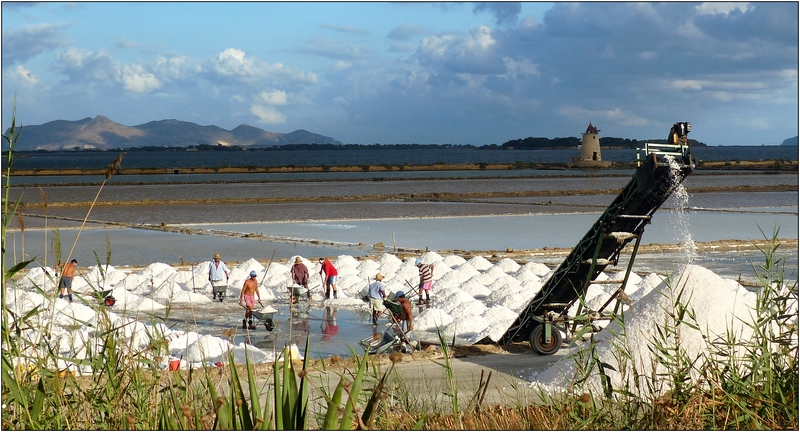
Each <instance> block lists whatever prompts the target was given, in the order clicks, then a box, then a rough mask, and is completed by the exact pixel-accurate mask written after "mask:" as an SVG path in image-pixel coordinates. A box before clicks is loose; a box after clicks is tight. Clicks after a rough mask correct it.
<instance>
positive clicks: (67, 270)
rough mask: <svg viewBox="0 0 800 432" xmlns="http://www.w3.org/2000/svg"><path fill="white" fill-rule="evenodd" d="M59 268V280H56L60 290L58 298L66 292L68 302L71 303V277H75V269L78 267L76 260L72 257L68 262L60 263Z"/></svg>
mask: <svg viewBox="0 0 800 432" xmlns="http://www.w3.org/2000/svg"><path fill="white" fill-rule="evenodd" d="M61 268H62V270H61V280H60V281H59V282H58V287H59V288H60V289H61V292H60V293H59V294H58V298H60V299H63V298H64V294H67V296H68V298H69V302H70V303H72V279H73V278H74V277H75V270H77V269H78V260H76V259H73V260H72V261H70V262H69V264H62V265H61Z"/></svg>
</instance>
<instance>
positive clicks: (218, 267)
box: [208, 253, 230, 301]
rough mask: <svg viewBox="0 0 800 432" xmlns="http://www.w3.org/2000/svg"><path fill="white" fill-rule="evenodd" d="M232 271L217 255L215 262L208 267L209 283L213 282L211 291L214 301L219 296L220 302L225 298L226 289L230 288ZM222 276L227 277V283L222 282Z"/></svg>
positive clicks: (215, 255)
mask: <svg viewBox="0 0 800 432" xmlns="http://www.w3.org/2000/svg"><path fill="white" fill-rule="evenodd" d="M229 272H230V269H228V266H226V265H225V263H224V262H222V257H221V256H220V255H219V254H218V253H216V254H214V260H213V261H211V262H210V263H209V265H208V281H209V282H211V291H212V292H213V293H214V300H216V299H217V295H219V301H222V298H223V297H224V296H225V289H226V288H227V287H228V276H229ZM222 276H225V283H223V282H222Z"/></svg>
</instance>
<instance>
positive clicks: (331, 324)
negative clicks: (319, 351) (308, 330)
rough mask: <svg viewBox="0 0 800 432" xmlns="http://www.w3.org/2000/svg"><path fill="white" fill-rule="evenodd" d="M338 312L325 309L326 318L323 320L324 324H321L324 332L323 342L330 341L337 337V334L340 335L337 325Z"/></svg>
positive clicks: (334, 309)
mask: <svg viewBox="0 0 800 432" xmlns="http://www.w3.org/2000/svg"><path fill="white" fill-rule="evenodd" d="M337 312H338V310H337V309H336V308H333V312H331V307H330V306H326V307H325V317H324V318H323V319H322V324H320V326H319V328H320V329H321V330H322V340H324V341H329V340H331V339H333V337H334V336H336V333H339V326H338V325H336V313H337Z"/></svg>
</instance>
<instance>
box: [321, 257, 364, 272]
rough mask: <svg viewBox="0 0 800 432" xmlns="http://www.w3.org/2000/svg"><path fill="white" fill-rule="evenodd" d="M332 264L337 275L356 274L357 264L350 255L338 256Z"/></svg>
mask: <svg viewBox="0 0 800 432" xmlns="http://www.w3.org/2000/svg"><path fill="white" fill-rule="evenodd" d="M332 264H333V266H334V267H336V271H337V272H339V274H358V265H359V262H358V260H357V259H355V258H354V257H352V256H350V255H339V256H338V257H337V258H336V260H335V261H333V262H332ZM317 271H319V270H317Z"/></svg>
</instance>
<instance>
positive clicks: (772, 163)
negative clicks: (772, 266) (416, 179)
mask: <svg viewBox="0 0 800 432" xmlns="http://www.w3.org/2000/svg"><path fill="white" fill-rule="evenodd" d="M633 168H636V163H635V162H610V165H609V166H607V167H576V166H574V165H573V164H570V163H502V164H488V163H473V164H444V163H434V164H427V165H406V164H403V165H391V164H383V165H340V166H327V165H318V166H276V167H267V166H260V167H256V166H245V167H230V166H228V167H212V168H208V167H188V168H175V167H173V168H124V167H121V168H119V169H118V170H117V172H116V174H117V175H164V174H172V175H174V174H264V173H280V174H287V173H323V172H326V173H329V172H334V173H335V172H342V173H347V172H401V171H415V172H418V171H434V172H436V171H508V170H519V169H541V170H567V169H581V170H585V171H592V172H594V171H598V172H602V171H605V170H619V169H633ZM697 169H714V170H754V171H779V172H796V171H798V161H796V160H795V161H787V160H764V161H739V160H733V161H712V162H704V161H698V162H697ZM105 172H106V168H105V167H103V168H94V169H81V168H70V169H19V170H16V169H11V172H10V173H11V175H12V176H72V175H75V176H78V175H105Z"/></svg>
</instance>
